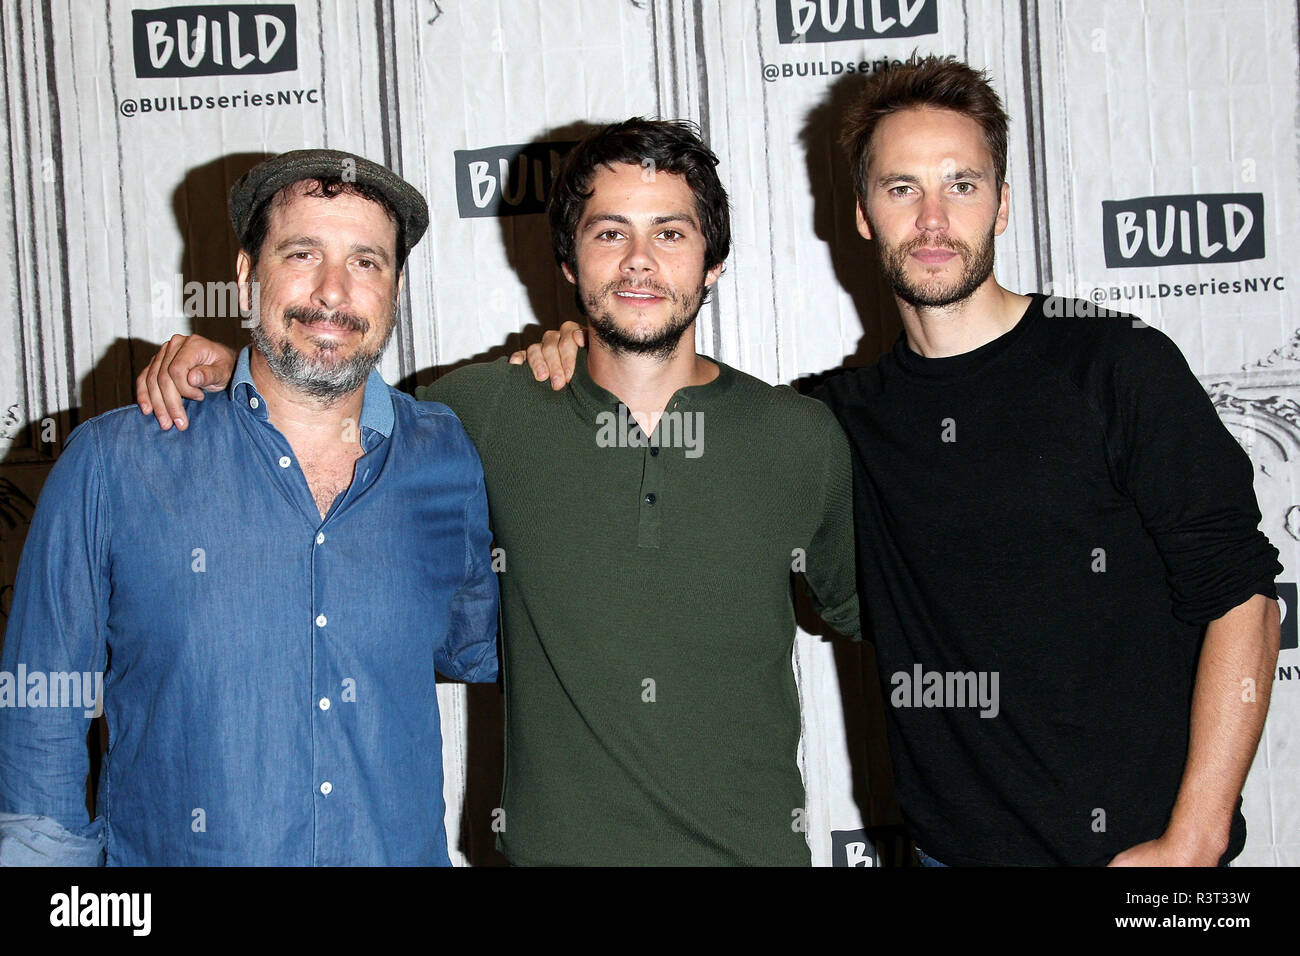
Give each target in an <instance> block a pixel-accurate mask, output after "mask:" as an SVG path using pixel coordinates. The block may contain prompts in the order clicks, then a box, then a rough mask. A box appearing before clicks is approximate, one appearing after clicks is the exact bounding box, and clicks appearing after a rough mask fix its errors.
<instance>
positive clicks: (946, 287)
mask: <svg viewBox="0 0 1300 956" xmlns="http://www.w3.org/2000/svg"><path fill="white" fill-rule="evenodd" d="M872 228H873V232H874V234H875V235H877V236H879V235H880V233H879V232H875V230H874V227H872ZM993 239H994V231H993V227H992V226H990V227H989V232H988V235H987V236H985V237H984V241H983V242H981V243H980V244H979V245H978V246H971V245H970V244H969V243H966V242H962V241H961V240H960V239H953V238H951V237H945V238H939V237H933V236H931V237H927V236H917V237H916V238H915V239H912V240H909V241H908V242H905V243H903V244H901V245H898V246H890V245H887V244H886V243H885V242H884V241H883V240H881V239H877V240H876V243H875V245H876V253H877V255H878V256H879V257H880V269H881V271H882V272H884V274H885V278H887V279H888V280H889V284H890V285H891V286H892V287H893V289H894V294H895V295H897V296H898V297H899V298H900V299H902V300H903V301H904V302H906V303H907V304H908V305H911V306H916V307H927V308H943V307H945V306H951V305H956V304H957V303H959V302H962V301H964V300H966V299H968V298H970V297H971V296H972V295H973V294H974V293H975V290H976V289H978V288H979V287H980V286H981V285H983V284H984V280H985V279H987V278H988V277H989V276H991V275H992V274H993ZM923 246H925V247H929V248H932V249H933V248H941V249H947V250H949V251H951V252H955V253H957V254H958V255H960V256H961V261H962V264H963V266H962V273H961V275H960V276H959V277H958V278H957V280H956V281H955V282H951V283H948V284H944V283H942V282H941V281H939V280H930V281H926V282H914V281H913V280H912V279H911V278H910V277H909V276H908V274H907V266H908V262H909V257H910V256H911V254H912V253H913V252H914V251H915V250H917V249H919V248H921V247H923Z"/></svg>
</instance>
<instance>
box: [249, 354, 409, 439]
mask: <svg viewBox="0 0 1300 956" xmlns="http://www.w3.org/2000/svg"><path fill="white" fill-rule="evenodd" d="M250 354H251V349H250V348H249V347H247V346H246V347H244V348H242V349H240V351H239V357H238V358H237V359H236V360H235V372H234V374H233V375H232V376H231V377H230V386H229V391H230V400H231V401H233V402H234V403H235V404H236V405H238V406H240V407H242V408H246V409H249V410H250V411H251V412H252V413H253V414H254V415H256V416H257V417H258V418H260V419H261V420H262V421H266V419H267V412H266V402H265V401H264V400H263V399H262V395H261V393H260V392H258V390H257V386H256V385H254V384H253V374H252V366H251V365H250V363H249V355H250ZM367 432H373V433H374V434H376V435H379V436H381V437H383V438H387V437H389V436H390V435H391V434H392V433H393V395H392V392H391V391H390V390H389V388H388V383H387V382H385V381H384V377H383V376H382V375H380V374H379V369H378V368H373V369H371V370H370V377H369V378H367V379H366V391H365V396H364V397H363V398H362V401H361V434H362V437H363V439H364V438H365V437H366V433H367Z"/></svg>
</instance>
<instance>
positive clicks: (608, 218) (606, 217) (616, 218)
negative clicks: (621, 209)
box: [582, 212, 632, 229]
mask: <svg viewBox="0 0 1300 956" xmlns="http://www.w3.org/2000/svg"><path fill="white" fill-rule="evenodd" d="M606 222H614V223H618V224H619V225H620V226H630V225H631V224H632V220H631V219H628V218H627V216H620V215H618V214H616V213H612V212H601V213H596V214H595V215H594V216H591V217H590V218H588V219H587V221H586V222H584V223H583V224H582V228H583V229H590V228H591V227H592V226H595V225H599V224H601V223H606Z"/></svg>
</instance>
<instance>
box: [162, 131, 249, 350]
mask: <svg viewBox="0 0 1300 956" xmlns="http://www.w3.org/2000/svg"><path fill="white" fill-rule="evenodd" d="M272 155H274V154H272V153H230V154H228V155H226V156H220V157H218V158H217V159H214V160H212V161H211V162H208V163H204V164H203V165H201V166H195V167H193V168H192V169H191V170H190V171H189V172H187V173H186V174H185V178H184V179H182V180H181V182H180V184H179V185H177V187H176V189H175V191H174V192H173V193H172V212H173V214H174V215H175V216H176V228H177V230H178V231H179V232H180V234H181V237H182V239H183V240H184V245H183V247H182V250H181V258H180V262H179V263H178V264H177V273H178V274H179V275H181V276H183V277H184V279H185V285H186V287H187V294H186V295H184V296H183V297H182V305H183V310H184V318H185V319H187V320H188V322H185V323H182V325H183V326H185V327H180V328H177V329H176V331H177V332H197V333H199V335H202V336H203V337H204V338H209V339H212V340H213V341H214V342H221V343H223V344H225V345H229V346H231V347H232V348H240V347H242V346H243V345H244V344H245V343H246V340H247V334H246V331H245V329H244V328H243V326H242V325H241V324H240V323H241V316H240V315H239V309H238V306H239V300H238V295H237V292H236V287H235V284H234V283H235V255H236V254H237V253H238V252H239V240H238V239H236V238H235V231H234V229H233V228H232V227H231V225H230V188H231V187H232V186H233V185H234V184H235V181H236V180H238V179H239V177H240V176H242V175H244V173H246V172H248V171H249V170H250V169H252V168H253V167H254V166H256V165H257V164H258V163H260V162H262V161H263V160H266V159H270V158H271V156H272ZM191 283H198V286H197V288H201V289H202V290H203V294H202V295H201V296H199V297H193V296H190V295H189V294H188V289H192V288H196V287H194V286H191V285H190V284H191Z"/></svg>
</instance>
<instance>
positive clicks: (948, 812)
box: [512, 57, 1281, 866]
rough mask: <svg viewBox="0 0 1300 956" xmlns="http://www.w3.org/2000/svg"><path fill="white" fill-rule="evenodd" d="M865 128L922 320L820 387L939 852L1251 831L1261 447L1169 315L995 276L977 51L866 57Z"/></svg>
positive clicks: (1135, 850) (966, 854)
mask: <svg viewBox="0 0 1300 956" xmlns="http://www.w3.org/2000/svg"><path fill="white" fill-rule="evenodd" d="M845 144H846V146H847V148H848V151H849V153H850V155H851V158H852V162H853V173H854V181H855V189H856V193H857V198H858V228H859V231H860V232H861V233H862V235H863V236H864V237H866V238H867V239H870V240H872V241H873V242H874V243H875V246H876V251H877V253H878V255H879V257H880V261H881V264H882V267H883V269H884V271H885V274H886V276H887V277H888V278H889V280H890V282H891V283H892V285H893V288H894V292H895V296H896V299H897V302H898V307H899V311H900V312H901V314H902V318H903V325H904V333H903V335H902V336H901V337H900V338H899V341H898V342H897V343H896V344H895V346H894V348H893V350H892V351H891V352H889V353H888V354H886V355H885V356H884V357H882V358H881V359H880V361H879V362H878V363H877V364H876V365H874V366H873V367H871V368H866V369H855V370H850V371H848V372H845V373H843V374H840V375H838V376H836V377H834V378H832V379H831V380H830V381H829V382H828V383H827V384H826V385H825V386H823V387H822V388H821V389H820V390H819V391H818V393H817V396H818V397H819V398H821V399H822V400H823V401H825V402H826V403H827V404H828V405H829V406H830V407H831V409H832V410H834V412H835V413H836V415H837V417H838V418H839V420H840V423H841V424H842V425H843V426H844V430H845V432H846V433H847V434H848V436H849V440H850V443H851V445H852V447H853V450H854V511H855V517H856V534H857V543H858V563H859V572H858V574H859V581H858V593H859V596H860V600H861V603H862V614H863V633H864V635H868V636H870V637H871V639H873V640H874V642H875V644H876V650H877V657H878V660H879V665H880V673H881V676H882V680H883V682H884V685H885V686H884V695H885V699H886V708H885V712H886V721H887V730H888V734H889V743H890V752H891V754H892V757H893V762H894V771H895V772H894V776H895V782H896V788H897V792H898V798H899V802H900V804H901V806H902V810H903V814H904V817H905V818H906V820H907V823H908V825H909V827H910V828H911V830H912V832H913V835H914V836H915V838H916V840H917V843H918V846H919V847H920V849H921V850H922V851H923V854H922V861H923V862H925V863H927V864H932V865H944V864H964V865H981V864H1010V865H1053V864H1056V865H1063V864H1064V865H1090V864H1091V865H1098V864H1106V863H1110V864H1112V865H1132V866H1159V865H1214V864H1217V863H1222V862H1226V861H1228V860H1230V859H1232V858H1233V857H1234V856H1236V855H1237V854H1238V853H1240V852H1241V848H1242V845H1243V844H1244V842H1245V820H1244V819H1243V817H1242V815H1241V811H1240V802H1241V801H1240V794H1241V789H1242V785H1243V783H1244V781H1245V779H1246V773H1247V771H1248V770H1249V768H1250V763H1251V760H1252V758H1253V756H1254V753H1255V748H1256V745H1257V744H1258V742H1259V735H1260V732H1261V729H1262V727H1263V724H1264V717H1265V714H1266V713H1267V710H1268V699H1269V691H1270V689H1271V686H1272V679H1273V671H1274V667H1275V664H1276V660H1277V653H1278V644H1279V639H1280V633H1279V615H1278V606H1277V602H1276V598H1277V592H1276V590H1275V588H1274V584H1273V579H1274V577H1275V575H1276V574H1277V573H1278V572H1279V571H1280V570H1281V567H1280V565H1279V564H1278V563H1277V551H1276V550H1275V549H1274V548H1273V547H1272V546H1271V545H1270V544H1269V542H1268V540H1267V538H1265V537H1264V535H1263V534H1262V533H1260V531H1259V530H1258V524H1259V518H1260V515H1259V509H1258V505H1257V504H1256V501H1255V495H1254V491H1253V488H1252V476H1253V469H1252V466H1251V464H1250V461H1249V459H1248V458H1247V457H1246V455H1245V453H1244V452H1243V451H1242V450H1241V448H1240V447H1238V445H1237V444H1236V442H1235V441H1234V440H1233V439H1232V437H1231V436H1230V435H1229V434H1228V432H1227V430H1226V429H1225V428H1224V427H1223V425H1222V423H1221V422H1220V421H1219V420H1218V417H1217V415H1216V414H1215V412H1214V408H1213V406H1212V405H1211V403H1210V400H1209V398H1208V397H1207V396H1206V394H1205V392H1204V390H1203V389H1202V388H1201V387H1200V385H1199V383H1198V382H1197V381H1196V378H1195V377H1194V376H1193V375H1192V373H1191V371H1190V369H1189V368H1188V366H1187V363H1186V362H1185V361H1184V359H1183V357H1182V355H1181V354H1180V353H1179V351H1178V349H1177V347H1176V346H1175V345H1174V344H1173V342H1171V341H1170V340H1169V339H1168V338H1167V337H1166V336H1165V335H1163V334H1162V333H1161V332H1159V331H1157V330H1155V329H1152V328H1150V327H1149V326H1146V325H1145V324H1144V323H1142V322H1139V321H1137V320H1135V319H1133V318H1132V317H1131V316H1121V315H1116V314H1111V313H1105V312H1104V311H1101V310H1097V309H1096V308H1095V307H1094V306H1093V305H1092V304H1091V303H1088V302H1081V301H1075V300H1065V299H1059V298H1049V297H1046V296H1042V295H1034V296H1026V295H1018V294H1016V293H1014V292H1011V291H1009V290H1007V289H1004V288H1002V286H1000V285H999V284H998V283H997V281H996V280H995V279H994V277H993V243H994V237H995V236H997V235H1000V234H1001V233H1002V232H1003V231H1004V230H1005V229H1006V226H1007V219H1008V210H1009V206H1008V204H1009V199H1010V197H1009V189H1008V186H1007V183H1006V181H1005V180H1006V156H1007V117H1006V114H1005V113H1004V112H1003V109H1002V105H1001V102H1000V101H999V99H998V96H997V94H996V93H995V92H994V91H993V89H992V88H991V87H990V86H989V84H988V81H987V78H986V77H985V76H984V75H983V74H982V73H980V72H978V71H976V70H973V69H971V68H970V67H969V66H967V65H966V64H964V63H959V62H957V61H955V60H953V59H951V58H935V57H930V58H925V59H921V60H915V61H912V62H909V63H908V64H905V65H904V66H902V67H896V68H894V69H892V70H888V71H886V72H883V73H879V74H874V75H873V76H872V77H871V78H870V79H868V80H867V81H866V84H865V85H864V88H863V90H862V92H861V94H860V97H859V100H858V102H857V104H856V105H855V108H854V109H853V110H852V111H851V114H850V116H849V117H848V118H847V124H846V135H845ZM1099 313H1100V314H1099ZM561 332H562V335H557V333H553V332H552V333H547V335H546V336H545V337H544V341H543V345H542V346H534V347H532V348H530V350H529V352H528V361H529V362H530V364H532V365H533V367H534V370H535V374H536V375H537V377H538V378H539V379H540V378H544V377H546V376H547V375H548V374H552V373H554V374H555V376H556V377H555V379H554V381H555V382H556V383H560V382H563V381H564V380H565V378H566V375H567V374H571V370H572V366H573V356H574V354H575V353H576V347H577V344H578V343H579V342H581V341H582V334H581V331H580V329H579V328H578V327H577V326H576V325H573V324H572V323H566V324H565V326H564V328H563V329H562V330H561ZM522 359H523V355H522V354H520V353H517V354H516V357H515V358H514V359H512V360H515V361H518V360H522Z"/></svg>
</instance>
